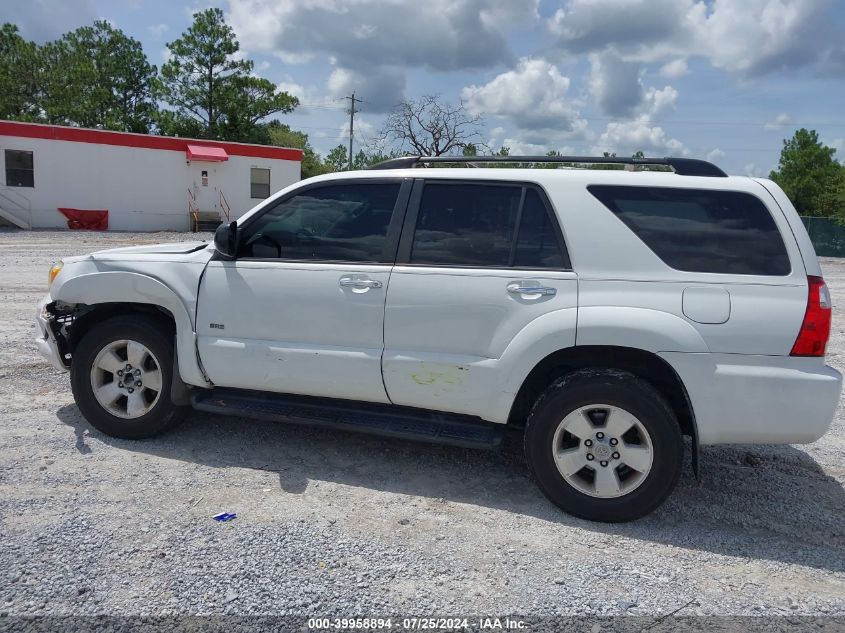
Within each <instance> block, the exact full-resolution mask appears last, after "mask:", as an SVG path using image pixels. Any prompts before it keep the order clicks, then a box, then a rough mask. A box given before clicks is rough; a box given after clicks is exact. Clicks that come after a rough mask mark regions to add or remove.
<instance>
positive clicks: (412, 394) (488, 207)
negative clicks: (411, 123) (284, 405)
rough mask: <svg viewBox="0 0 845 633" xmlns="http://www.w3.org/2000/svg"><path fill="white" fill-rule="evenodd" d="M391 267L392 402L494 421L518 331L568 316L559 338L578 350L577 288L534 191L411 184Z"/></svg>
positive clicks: (388, 357)
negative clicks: (550, 317) (556, 314)
mask: <svg viewBox="0 0 845 633" xmlns="http://www.w3.org/2000/svg"><path fill="white" fill-rule="evenodd" d="M397 261H398V263H397V265H396V266H395V267H394V269H393V273H392V274H391V277H390V287H389V288H388V292H387V305H386V308H385V323H384V336H385V349H384V360H383V362H382V366H383V370H384V371H383V373H384V383H385V386H386V389H387V393H388V395H389V396H390V399H391V400H392V401H393V402H395V403H396V404H402V405H408V406H415V407H424V408H429V409H435V410H440V411H451V412H455V413H467V414H471V415H482V416H486V417H487V419H497V420H501V411H500V409H501V407H500V404H501V403H500V401H501V400H502V393H501V392H502V389H501V385H503V384H505V383H506V381H504V380H503V379H502V378H503V372H506V371H507V368H506V367H503V366H502V364H501V363H500V358H501V357H502V354H503V353H504V352H505V350H506V349H507V348H508V345H510V343H511V342H512V341H513V340H514V339H515V338H516V337H517V336H518V335H519V333H520V332H521V331H523V330H524V328H526V327H527V326H529V324H530V323H531V322H532V321H534V320H536V319H538V318H539V317H541V316H543V315H547V314H549V313H554V312H556V311H561V310H566V313H567V316H568V318H562V319H561V331H562V332H564V334H563V335H562V336H561V337H560V338H559V339H558V340H559V342H560V343H561V344H563V345H564V346H566V345H574V343H575V319H574V315H573V313H574V312H575V310H574V309H575V308H576V307H577V303H578V302H577V299H578V281H577V278H576V276H575V273H573V272H572V271H571V270H569V258H568V256H567V254H566V249H565V247H564V242H563V236H562V234H561V232H560V228H559V227H558V225H557V221H556V220H555V218H554V215H553V212H552V209H551V207H550V205H549V204H548V201H547V200H546V199H545V194H543V193H542V191H541V190H540V189H539V188H537V187H536V186H533V185H528V184H523V183H514V182H495V181H483V180H482V181H467V180H461V181H451V182H448V181H438V180H435V179H426V181H425V183H423V182H419V181H418V182H417V183H415V185H414V190H413V193H412V194H411V203H410V206H409V209H408V215H407V218H406V220H405V224H404V226H403V230H402V238H401V240H400V244H399V255H398V260H397ZM561 314H563V313H561ZM553 351H555V350H554V349H550V350H549V353H551V352H553Z"/></svg>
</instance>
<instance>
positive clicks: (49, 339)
mask: <svg viewBox="0 0 845 633" xmlns="http://www.w3.org/2000/svg"><path fill="white" fill-rule="evenodd" d="M51 301H52V299H51V298H50V296H49V295H47V296H45V297H44V298H43V299H42V300H41V301H40V302H39V303H38V311H37V312H36V313H35V324H36V328H37V330H38V334H37V335H36V337H35V347H36V349H38V352H39V353H40V354H41V355H42V356H43V357H44V358H46V359H47V360H48V361H49V362H50V364H51V365H53V367H55V368H56V369H62V370H65V371H67V367H66V366H65V365H64V363H63V362H62V355H61V353H60V352H59V346H58V344H57V343H56V338H55V336H53V330H52V329H51V328H50V324H49V322H48V321H47V313H46V311H45V307H46V305H47V304H48V303H50V302H51Z"/></svg>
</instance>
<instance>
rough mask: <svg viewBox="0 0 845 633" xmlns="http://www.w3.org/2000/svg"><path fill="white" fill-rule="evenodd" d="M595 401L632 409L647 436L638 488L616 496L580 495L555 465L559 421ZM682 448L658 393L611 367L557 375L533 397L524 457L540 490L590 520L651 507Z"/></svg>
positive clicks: (665, 489) (673, 477)
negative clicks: (645, 468) (648, 451)
mask: <svg viewBox="0 0 845 633" xmlns="http://www.w3.org/2000/svg"><path fill="white" fill-rule="evenodd" d="M595 403H602V404H606V405H610V406H615V407H619V408H621V409H624V410H625V411H627V412H629V413H631V414H633V415H634V416H635V417H636V418H637V419H638V420H639V422H640V423H641V424H642V425H643V427H645V430H646V431H647V432H648V435H649V437H650V440H651V448H652V454H653V457H652V462H651V470H650V471H649V472H648V474H647V475H646V476H645V478H644V479H642V481H641V483H639V485H638V486H637V487H635V488H633V489H632V490H631V491H630V492H628V493H627V494H622V495H621V496H618V497H612V498H600V497H594V496H590V495H589V494H585V493H584V492H582V491H581V490H578V489H577V488H576V487H575V486H573V485H571V484H570V483H569V482H568V481H567V480H566V479H565V478H564V476H563V475H562V474H561V472H560V471H559V470H558V468H557V465H556V464H555V459H554V438H555V433H556V431H557V428H558V426H559V424H560V423H561V421H562V420H563V418H564V417H565V416H566V415H567V414H569V413H571V412H572V411H575V410H577V409H578V408H580V407H585V406H589V405H590V404H595ZM683 451H684V445H683V440H682V437H681V430H680V426H679V424H678V421H677V419H676V417H675V414H674V413H673V412H672V410H671V408H670V407H669V405H668V404H667V403H666V401H665V400H664V399H663V397H662V396H661V395H660V394H659V393H658V392H657V390H655V389H654V387H652V386H651V385H650V384H649V383H648V382H646V381H645V380H643V379H641V378H638V377H637V376H635V375H633V374H630V373H628V372H624V371H619V370H614V369H606V370H605V369H590V370H581V371H577V372H573V373H571V374H568V375H566V376H563V377H562V378H560V379H558V380H556V381H555V382H554V383H552V385H550V386H549V387H548V388H547V389H546V391H544V392H543V394H542V395H541V396H540V397H539V398H538V399H537V401H536V403H535V404H534V407H533V408H532V410H531V413H530V414H529V416H528V421H527V424H526V428H525V456H526V459H527V462H528V466H529V468H530V469H531V473H532V474H533V476H534V478H535V480H536V481H537V484H538V485H539V487H540V490H542V492H543V494H545V495H546V497H547V498H548V499H549V500H550V501H551V502H552V503H554V504H555V505H557V506H558V507H560V508H561V509H562V510H564V511H565V512H567V513H569V514H572V515H574V516H577V517H580V518H583V519H588V520H590V521H603V522H609V523H616V522H623V521H632V520H634V519H638V518H640V517H643V516H645V515H647V514H649V513H650V512H652V511H653V510H654V509H656V508H657V507H658V506H659V505H660V504H661V503H663V501H665V499H666V498H667V497H668V496H669V494H670V493H671V492H672V490H673V489H674V488H675V485H676V484H677V483H678V479H679V477H680V475H681V467H682V464H683ZM591 467H592V466H591ZM579 472H580V473H583V472H585V471H579ZM586 472H587V473H588V474H589V470H587V471H586Z"/></svg>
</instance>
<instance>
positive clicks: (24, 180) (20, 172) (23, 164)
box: [6, 149, 35, 187]
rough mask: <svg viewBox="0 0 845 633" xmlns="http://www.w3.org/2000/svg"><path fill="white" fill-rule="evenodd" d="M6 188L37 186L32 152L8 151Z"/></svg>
mask: <svg viewBox="0 0 845 633" xmlns="http://www.w3.org/2000/svg"><path fill="white" fill-rule="evenodd" d="M6 186H7V187H34V186H35V172H34V170H33V168H32V152H25V151H22V150H18V149H7V150H6Z"/></svg>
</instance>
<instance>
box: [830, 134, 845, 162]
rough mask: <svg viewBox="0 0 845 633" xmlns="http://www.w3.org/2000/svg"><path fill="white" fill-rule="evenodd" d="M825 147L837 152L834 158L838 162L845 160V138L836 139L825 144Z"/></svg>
mask: <svg viewBox="0 0 845 633" xmlns="http://www.w3.org/2000/svg"><path fill="white" fill-rule="evenodd" d="M825 145H827V146H828V147H832V148H833V149H835V150H836V154H835V155H834V158H836V160H838V161H842V160H843V159H845V138H835V139H833V140H832V141H827V142H825Z"/></svg>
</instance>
